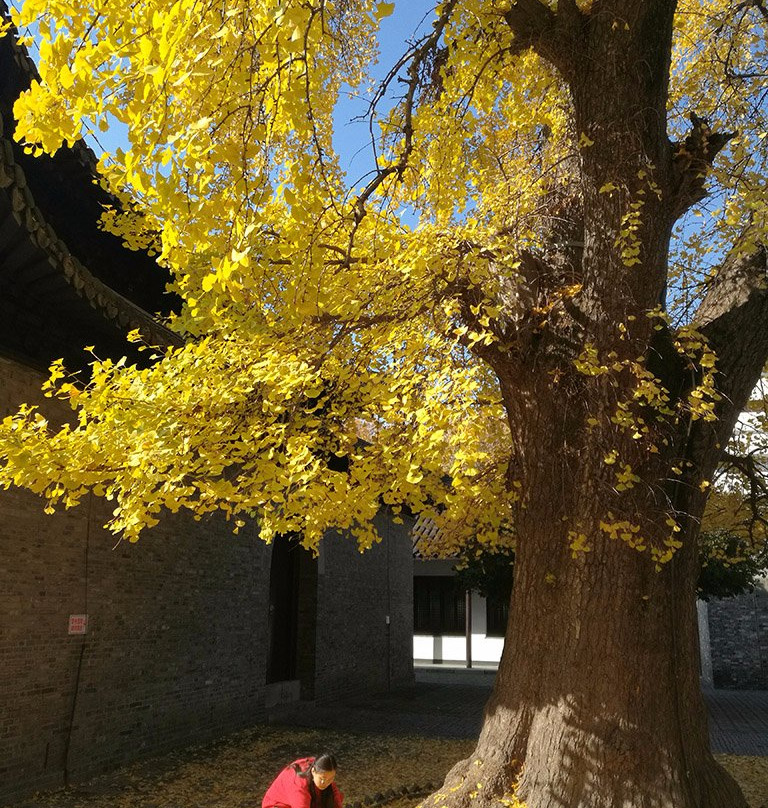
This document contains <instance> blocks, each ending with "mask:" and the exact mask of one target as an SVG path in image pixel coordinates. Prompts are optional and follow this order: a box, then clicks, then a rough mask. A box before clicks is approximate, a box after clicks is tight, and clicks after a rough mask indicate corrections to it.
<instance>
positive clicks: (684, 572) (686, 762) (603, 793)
mask: <svg viewBox="0 0 768 808" xmlns="http://www.w3.org/2000/svg"><path fill="white" fill-rule="evenodd" d="M594 472H595V473H596V474H599V473H600V470H599V469H594ZM585 494H587V495H588V492H585ZM542 500H543V501H542V503H541V504H542V505H543V506H546V498H545V497H542ZM596 508H599V504H598V503H596ZM528 529H529V530H530V531H531V532H530V534H529V535H528V536H527V539H528V540H527V541H525V542H523V543H522V545H521V548H520V552H519V553H518V555H517V558H516V565H515V589H514V593H513V600H512V610H511V618H510V625H509V628H508V634H507V639H506V644H505V649H504V655H503V658H502V661H501V665H500V668H499V673H498V677H497V680H496V686H495V688H494V692H493V695H492V697H491V699H490V701H489V703H488V705H487V707H486V712H485V722H484V726H483V730H482V733H481V736H480V739H479V741H478V745H477V749H476V750H475V752H474V754H473V756H472V757H471V758H470V759H469V760H467V761H464V762H462V763H460V764H459V765H457V766H456V767H455V768H454V769H453V771H452V772H451V773H450V775H449V777H448V779H447V781H446V783H445V786H444V787H443V788H442V789H441V791H440V794H439V795H435V796H434V797H433V798H432V801H431V803H430V804H431V805H434V806H435V807H437V806H441V805H445V804H446V802H447V803H448V804H462V805H467V804H469V797H470V796H471V795H473V794H474V802H473V803H472V804H477V803H478V802H479V803H480V804H488V803H491V802H493V803H497V802H499V801H500V800H501V801H503V800H504V799H505V798H506V799H508V800H513V796H514V798H515V799H517V800H519V801H520V802H524V803H525V804H526V805H527V806H528V807H529V808H565V806H567V807H568V808H603V807H604V808H630V807H631V808H715V806H717V808H739V806H746V802H745V801H744V799H743V797H742V796H741V794H740V791H739V789H738V787H737V786H736V785H735V784H734V782H733V781H732V780H731V778H730V776H729V775H727V774H726V773H725V772H724V771H723V770H722V769H721V768H720V767H719V766H718V765H717V764H716V763H715V761H714V760H713V758H712V756H711V754H710V751H709V737H708V733H707V725H706V716H705V709H704V704H703V700H702V695H701V690H700V685H699V675H698V650H697V639H696V630H695V615H694V611H695V606H694V596H693V585H694V582H695V573H694V572H693V568H694V564H692V563H690V561H691V560H690V559H686V558H684V557H683V555H682V554H680V555H679V556H678V557H677V558H676V559H675V560H674V561H673V562H671V563H670V564H669V565H667V566H665V568H663V569H662V570H661V571H660V572H656V571H655V569H654V567H653V565H652V564H650V563H649V560H648V558H647V555H644V554H643V553H641V552H638V551H636V550H633V549H630V548H628V547H627V546H625V545H624V544H623V542H620V541H612V540H610V539H607V538H605V536H600V535H593V536H591V537H590V538H591V539H592V542H593V544H592V547H591V550H590V552H588V553H586V554H582V555H580V556H579V557H578V558H576V559H574V558H571V553H570V551H569V549H568V548H569V541H568V538H567V536H566V535H565V531H564V530H563V527H562V522H561V521H560V519H559V515H558V514H553V513H552V511H551V509H550V510H549V512H548V511H547V509H546V507H544V508H543V509H541V510H538V511H537V512H536V513H533V512H532V513H531V514H530V524H529V526H528ZM446 797H447V800H446ZM508 804H511V805H516V803H515V802H514V801H512V802H511V803H508Z"/></svg>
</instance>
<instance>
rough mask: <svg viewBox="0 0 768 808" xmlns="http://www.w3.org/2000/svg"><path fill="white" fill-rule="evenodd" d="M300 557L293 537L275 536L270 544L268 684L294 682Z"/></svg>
mask: <svg viewBox="0 0 768 808" xmlns="http://www.w3.org/2000/svg"><path fill="white" fill-rule="evenodd" d="M301 555H302V548H301V545H300V544H299V542H298V541H297V540H296V538H295V537H292V536H278V537H277V538H276V539H275V540H274V541H273V543H272V563H271V567H270V574H269V618H268V623H267V626H268V637H269V656H268V659H267V684H271V683H273V682H284V681H286V680H288V679H295V678H296V646H297V635H298V620H299V572H300V565H301Z"/></svg>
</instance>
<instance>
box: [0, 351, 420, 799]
mask: <svg viewBox="0 0 768 808" xmlns="http://www.w3.org/2000/svg"><path fill="white" fill-rule="evenodd" d="M43 378H44V376H43V375H42V374H41V373H39V372H37V371H34V370H32V369H30V368H28V367H26V366H24V365H21V364H18V363H16V362H13V361H10V360H8V359H5V358H2V357H0V417H2V416H3V415H4V414H5V413H7V412H11V411H14V410H15V409H16V407H17V404H18V402H20V401H24V400H26V401H28V402H34V401H36V400H40V396H39V393H38V392H37V391H38V390H39V387H40V383H41V382H42V380H43ZM42 401H43V402H44V406H45V408H46V413H47V414H49V417H51V419H52V420H54V419H55V418H56V417H58V418H59V419H61V418H65V417H66V415H67V411H66V410H63V409H62V410H60V411H59V412H58V413H55V412H51V407H52V406H54V407H55V402H51V401H49V400H46V399H42ZM108 510H109V508H108V504H107V503H104V502H102V501H101V500H98V499H95V498H94V499H93V500H92V501H86V502H84V503H83V504H82V505H81V506H80V507H79V508H76V509H73V510H71V511H62V512H59V513H56V514H55V515H53V516H48V515H46V514H44V513H43V510H42V502H41V500H39V499H38V498H37V497H35V496H33V495H31V494H29V493H27V492H22V491H18V490H10V491H7V492H0V543H2V550H3V563H2V565H0V617H1V618H2V619H1V620H0V805H2V804H4V803H8V802H11V801H13V800H15V799H16V798H21V797H23V796H25V795H27V794H29V793H30V792H32V791H34V790H37V789H41V788H47V787H52V786H58V785H60V784H61V783H62V782H63V781H64V777H65V771H67V772H68V775H69V778H70V780H71V782H77V781H78V780H82V779H84V778H86V777H88V776H90V775H93V774H96V773H98V772H101V771H105V770H107V769H110V768H114V767H115V766H117V765H120V764H122V763H126V762H129V761H132V760H135V759H137V758H140V757H146V756H150V755H153V754H157V753H161V752H164V751H167V750H170V749H173V748H178V747H181V746H185V745H188V744H195V743H200V742H205V741H206V740H208V739H211V738H214V737H216V736H219V735H222V734H224V733H227V732H230V731H233V730H237V729H239V728H241V727H244V726H248V725H252V724H254V723H257V722H258V721H261V720H263V719H264V717H265V679H266V666H267V660H266V657H267V646H268V642H267V606H268V601H269V576H270V560H271V547H269V546H267V545H265V544H264V543H263V542H261V541H260V540H259V539H258V536H257V531H256V529H255V528H254V527H251V528H250V529H246V530H243V531H241V533H240V535H238V536H234V535H233V534H232V532H231V529H230V526H229V525H228V524H227V523H226V522H225V521H224V520H223V519H219V518H214V517H208V518H205V519H203V520H202V521H200V522H195V521H194V520H192V519H191V518H190V517H189V516H185V515H182V514H178V515H175V516H172V515H168V516H167V517H166V518H164V519H163V520H162V521H161V524H160V525H158V526H157V527H155V528H153V529H152V530H151V531H148V532H147V533H146V534H145V535H144V536H143V537H142V539H141V540H140V541H139V542H138V543H137V544H129V543H126V542H117V541H116V539H115V537H114V536H112V535H111V534H109V533H107V532H106V531H105V530H103V528H102V527H101V525H103V524H104V522H105V521H106V519H107V516H108ZM378 521H379V527H380V529H381V531H382V533H383V535H384V537H385V539H384V541H383V542H382V544H380V545H378V546H376V547H375V548H374V549H373V550H372V551H371V552H369V553H366V554H364V555H360V554H359V553H358V551H357V549H356V546H355V544H354V542H353V541H352V540H350V539H348V538H345V537H342V536H338V535H331V536H329V537H328V538H327V540H325V541H324V542H323V550H322V557H321V559H320V561H318V560H315V559H312V558H310V557H309V556H308V555H307V556H306V557H305V558H304V559H303V560H302V563H301V567H300V576H301V580H302V584H301V586H300V588H299V597H298V604H297V608H298V613H299V627H298V635H297V643H298V655H297V656H298V659H297V668H298V675H299V678H300V679H301V685H302V694H301V695H302V697H304V698H313V697H314V698H317V699H318V700H323V699H327V698H331V697H333V696H336V695H339V694H340V693H351V692H358V693H360V692H366V691H373V690H383V689H387V688H388V687H390V686H395V685H398V684H402V683H407V682H411V681H412V679H413V664H412V624H413V612H412V608H413V607H412V591H413V578H412V555H411V541H410V538H409V536H408V531H407V528H406V527H405V526H398V525H394V524H393V523H392V522H391V520H390V519H388V517H387V516H386V515H385V514H382V515H381V516H380V517H379V520H378ZM73 614H88V619H89V624H88V631H87V633H86V634H85V635H84V636H81V635H69V634H68V618H69V616H70V615H73ZM387 615H389V617H390V622H389V625H387V624H386V619H385V618H386V616H387Z"/></svg>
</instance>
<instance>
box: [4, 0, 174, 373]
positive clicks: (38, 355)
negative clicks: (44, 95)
mask: <svg viewBox="0 0 768 808" xmlns="http://www.w3.org/2000/svg"><path fill="white" fill-rule="evenodd" d="M4 11H5V9H4V6H3V5H2V0H0V12H4ZM34 71H35V68H34V65H33V64H32V63H31V61H30V60H29V57H28V56H27V54H26V52H25V51H24V49H23V48H21V47H19V46H18V45H17V44H16V43H15V42H14V41H13V39H12V38H11V37H10V36H6V37H4V38H0V349H2V350H4V351H5V352H6V353H9V354H13V355H21V356H23V357H25V358H27V359H28V360H31V361H32V362H33V363H35V364H47V363H48V362H50V361H51V359H54V358H57V357H64V358H65V359H67V360H68V361H69V362H70V363H72V364H73V366H76V367H82V366H84V365H85V364H87V362H88V361H90V360H91V359H92V357H91V356H90V355H88V354H84V353H83V351H82V346H83V345H85V344H86V343H88V344H93V345H96V348H97V351H96V352H97V354H98V355H100V356H122V355H123V354H126V353H127V354H128V355H129V356H130V355H131V354H132V353H135V349H134V348H133V346H131V345H130V344H128V343H126V340H125V334H126V332H127V331H130V330H132V329H136V328H138V329H139V330H140V332H141V333H142V334H143V335H144V337H145V339H146V340H147V341H149V342H150V343H152V344H155V345H160V346H167V345H179V344H181V342H182V339H181V337H179V335H178V334H175V333H174V332H173V331H171V330H169V329H168V328H166V327H165V326H163V325H162V324H160V323H159V322H157V321H156V320H155V319H154V318H153V317H152V316H151V315H150V314H149V313H148V311H159V312H161V313H163V314H167V313H168V312H169V310H170V308H171V306H172V305H174V304H177V300H176V298H175V297H173V296H171V295H168V294H166V293H165V286H166V283H167V280H168V277H167V275H164V272H163V270H161V269H160V268H159V267H158V265H157V264H156V262H155V261H154V260H152V258H150V257H149V256H147V255H145V254H142V253H137V252H132V251H129V250H128V249H126V248H125V247H124V246H123V245H122V243H121V241H120V239H118V238H116V237H115V236H113V235H111V234H110V233H106V232H104V231H103V230H101V229H100V228H99V223H98V220H99V215H100V213H101V210H102V207H103V205H104V204H105V203H107V202H108V201H109V197H108V196H107V195H106V193H105V192H104V191H103V190H102V189H101V188H100V187H99V186H98V185H97V184H96V180H95V178H96V174H95V160H94V158H93V154H92V153H91V152H90V150H89V149H88V148H87V147H86V146H85V145H84V144H83V143H82V142H80V143H78V144H76V145H75V146H74V147H73V148H62V149H60V150H59V152H57V154H56V155H55V156H54V157H52V158H49V157H42V158H33V157H31V156H30V155H27V154H25V153H24V151H23V149H22V148H21V147H20V146H19V145H18V144H17V143H15V142H14V141H13V139H12V137H11V133H12V127H13V126H14V122H13V114H12V110H13V102H14V101H15V99H16V97H17V96H18V94H19V92H21V91H22V90H23V89H24V87H26V86H28V85H29V81H30V80H31V78H32V77H33V76H34V75H35V73H34Z"/></svg>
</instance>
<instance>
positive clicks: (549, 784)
mask: <svg viewBox="0 0 768 808" xmlns="http://www.w3.org/2000/svg"><path fill="white" fill-rule="evenodd" d="M674 12H675V3H674V2H669V1H668V0H621V2H619V0H601V2H599V3H598V2H595V3H593V4H591V7H590V10H589V11H582V10H581V9H580V7H579V4H577V3H576V2H574V0H560V2H559V3H557V4H556V9H555V10H553V8H552V4H547V3H542V2H539V1H538V0H515V2H514V3H512V4H511V6H510V8H509V10H508V11H507V12H506V13H505V19H506V21H507V22H508V24H509V26H510V28H511V29H512V31H513V33H514V35H515V41H516V42H517V43H518V46H519V47H520V48H521V49H523V48H527V47H531V48H533V49H534V50H536V51H537V52H538V54H539V55H540V56H541V57H542V58H544V59H546V60H548V61H550V62H551V63H552V64H553V65H554V66H555V67H556V68H557V69H558V71H559V72H560V75H561V76H562V78H563V80H564V81H565V82H566V83H567V85H568V86H569V88H570V91H571V98H572V102H573V120H574V127H575V131H576V132H578V133H579V146H578V152H579V154H578V167H577V168H576V169H575V170H574V176H573V178H571V180H570V182H571V185H570V186H568V187H566V188H565V191H563V193H570V195H571V197H572V198H573V199H574V200H575V202H574V205H573V206H572V207H573V209H574V210H576V211H577V212H578V213H577V216H578V218H579V219H580V221H578V222H575V223H574V225H575V226H576V229H578V232H580V233H581V234H582V238H581V239H578V240H577V241H578V244H577V247H573V246H572V245H570V244H569V243H566V244H565V246H562V245H561V246H558V247H557V249H561V250H562V252H563V255H562V258H561V260H559V261H557V262H555V265H557V266H564V267H567V268H568V272H569V273H570V275H571V276H572V278H574V279H576V280H578V282H579V288H580V291H579V293H578V294H577V295H576V296H575V297H574V298H573V300H572V302H571V303H570V304H569V306H567V307H565V309H566V310H565V312H564V313H562V314H561V315H558V317H559V319H556V318H554V317H553V318H550V319H549V320H548V321H547V322H545V323H542V322H541V320H542V318H541V316H540V314H539V315H538V316H537V317H536V320H535V322H534V325H532V326H531V327H530V328H529V329H528V330H526V328H525V322H524V319H523V318H521V317H520V315H519V313H517V315H516V319H515V318H513V317H510V318H509V323H510V325H509V328H508V338H507V339H506V340H505V341H504V345H502V346H491V347H489V348H487V349H484V350H483V351H482V353H481V351H480V349H478V355H480V356H482V358H484V359H485V360H486V361H487V362H488V363H489V364H490V365H491V367H492V368H493V369H494V371H495V372H496V374H497V376H498V379H499V383H500V388H501V393H502V397H503V400H504V403H505V407H506V411H507V416H508V421H509V426H510V439H511V445H510V458H511V460H510V472H509V477H510V480H519V481H520V482H521V484H522V498H521V500H520V501H519V502H517V503H516V504H515V507H516V513H515V517H514V519H515V524H514V529H515V536H516V559H515V585H514V591H513V594H512V604H511V610H510V622H509V626H508V630H507V637H506V642H505V648H504V654H503V657H502V660H501V665H500V668H499V672H498V676H497V679H496V685H495V688H494V692H493V695H492V697H491V699H490V701H489V703H488V705H487V707H486V712H485V722H484V726H483V729H482V732H481V735H480V738H479V740H478V745H477V748H476V750H475V752H474V754H473V755H472V757H471V758H469V759H468V760H465V761H462V762H461V763H459V764H457V765H456V766H455V767H454V769H453V770H452V771H451V772H450V773H449V775H448V777H447V779H446V782H445V784H444V786H443V788H442V789H440V791H439V792H438V793H436V794H434V795H432V796H431V797H430V798H429V799H428V800H427V801H426V803H425V805H427V806H429V808H446V806H447V808H452V807H453V806H468V805H470V804H472V805H477V804H479V805H486V804H487V805H490V804H494V805H498V804H501V805H507V806H510V808H514V806H518V805H522V804H525V805H526V806H528V808H746V805H747V803H746V801H745V800H744V797H743V796H742V794H741V792H740V789H739V787H738V786H737V784H736V783H735V782H734V781H733V779H732V778H731V777H730V776H729V775H728V774H727V773H726V772H725V771H724V770H723V769H722V768H721V767H720V766H719V765H718V764H717V763H716V762H715V761H714V759H713V757H712V755H711V753H710V750H709V736H708V732H707V721H706V712H705V707H704V702H703V698H702V694H701V690H700V684H699V667H698V644H697V634H696V619H695V584H696V578H697V573H698V554H697V532H698V525H699V523H700V518H701V515H702V513H703V509H704V504H705V500H706V496H705V493H704V491H705V489H706V483H707V482H708V480H709V479H710V478H711V475H712V473H713V470H714V467H715V464H716V462H717V459H718V456H719V452H720V447H721V446H724V445H725V443H726V442H727V440H728V438H729V436H730V433H731V430H732V428H733V424H734V421H735V419H736V417H737V416H738V413H739V412H740V411H741V409H742V407H743V406H744V404H745V402H746V400H747V398H748V396H749V394H750V392H751V390H752V388H753V386H754V384H755V383H756V382H757V379H758V378H759V374H760V372H761V369H762V367H763V364H764V363H765V361H766V359H768V336H766V331H767V329H765V327H764V326H763V325H762V324H764V323H766V322H768V293H767V292H766V290H765V284H764V279H765V274H766V266H765V263H766V259H765V252H764V251H760V250H758V251H757V252H754V253H753V254H752V255H751V256H749V257H748V258H746V259H744V261H743V265H742V263H740V262H741V261H742V259H740V258H734V260H733V261H729V262H726V263H725V265H724V268H723V271H722V273H721V280H719V281H718V283H717V284H713V287H712V290H711V294H710V295H709V297H707V298H706V299H705V301H704V303H703V304H702V307H701V310H700V312H701V316H700V317H699V319H698V323H697V324H698V325H699V326H701V327H702V328H703V330H704V333H705V334H706V336H707V337H708V339H709V340H710V346H711V347H712V348H713V349H714V351H715V353H716V354H717V356H718V366H717V367H718V371H719V373H718V376H717V382H716V384H717V386H718V391H719V393H720V394H721V398H720V399H714V400H717V401H718V403H717V405H716V406H715V405H714V404H713V407H714V412H715V414H716V415H717V421H715V422H709V421H706V420H703V419H701V420H696V419H695V418H693V417H690V418H688V417H686V415H685V414H684V413H685V407H686V404H685V402H686V400H687V396H688V394H689V393H690V392H691V390H692V389H693V388H694V387H695V385H696V384H697V380H696V379H697V377H698V375H699V374H701V372H702V368H698V369H697V368H696V366H695V365H696V363H695V357H693V356H691V357H686V358H685V359H681V357H680V354H679V353H678V349H677V348H675V347H674V345H673V344H672V341H671V340H670V339H669V335H668V334H667V332H666V331H665V329H664V327H663V326H661V325H658V326H657V330H655V326H654V323H653V322H652V321H651V320H650V319H649V317H648V314H649V312H652V311H653V310H654V309H655V308H656V307H657V306H658V305H659V304H660V303H663V297H664V289H665V284H666V279H667V273H668V265H667V256H668V246H669V239H670V233H671V231H672V227H673V225H674V222H675V220H676V218H677V217H678V216H679V215H680V213H681V212H682V211H683V210H685V209H686V208H687V207H688V206H689V205H691V204H692V203H693V202H695V201H696V200H697V199H699V198H701V195H702V193H703V184H702V176H703V173H705V172H706V168H707V166H708V165H709V164H710V163H711V160H712V158H713V157H714V155H715V154H716V151H717V148H719V147H721V146H722V144H723V143H725V142H726V140H727V136H721V137H719V138H717V146H715V139H716V138H714V137H709V139H707V138H706V137H704V138H703V139H702V137H691V138H690V139H689V140H690V141H691V142H690V144H688V146H689V150H688V154H689V156H690V157H691V159H690V160H689V161H688V162H685V163H684V164H679V160H678V156H679V153H680V150H679V149H677V148H675V147H674V145H673V144H671V143H670V141H669V139H668V138H667V134H666V102H667V87H668V82H669V63H670V54H671V40H672V23H673V16H674ZM693 120H694V127H695V126H696V125H697V121H698V119H696V118H695V117H694V119H693ZM692 135H701V133H700V132H699V133H697V132H696V131H694V132H693V133H692ZM699 141H701V142H703V143H704V146H703V147H702V148H701V149H700V150H699V151H698V152H697V151H696V147H695V143H696V142H699ZM690 149H693V150H694V152H693V153H691V152H690ZM686 172H687V174H686ZM566 185H567V183H566ZM553 249H554V247H553ZM551 251H552V250H548V248H547V246H546V245H544V246H543V247H542V249H541V251H540V255H538V256H534V257H533V259H532V260H531V261H530V262H529V263H530V267H526V266H524V267H523V272H524V274H525V273H526V272H528V270H530V272H528V274H526V280H527V281H529V282H531V283H533V282H535V281H536V280H537V278H538V280H540V279H541V278H547V277H550V278H552V277H556V276H557V273H555V272H553V271H551V269H550V271H549V272H548V271H547V267H546V266H545V264H546V262H547V261H548V260H549V252H551ZM529 274H530V275H531V278H529V277H528V275H529ZM542 284H543V282H541V283H540V284H539V285H540V286H541V285H542ZM521 324H522V325H521ZM658 329H660V330H658ZM585 355H591V356H592V357H597V359H596V365H595V366H594V367H592V368H586V370H585V369H584V364H585V363H584V356H585ZM579 365H581V368H580V369H579V371H578V372H577V371H576V370H575V368H577V367H579ZM646 370H651V371H652V373H653V375H655V376H656V377H657V378H656V379H655V380H654V382H653V384H654V385H655V384H656V382H658V387H661V388H664V389H665V390H666V391H667V392H668V393H669V402H670V406H671V407H672V409H676V415H672V411H671V410H670V411H668V412H667V414H666V415H664V414H662V413H661V412H660V410H663V409H665V407H664V406H661V407H658V406H657V403H658V402H656V403H654V401H652V400H651V398H644V395H645V394H644V393H643V392H642V387H643V385H644V384H645V382H646V381H647V377H645V376H644V375H643V374H644V373H645V371H646ZM643 402H645V404H643ZM625 416H626V418H625ZM614 464H615V465H614ZM619 469H622V472H621V473H625V470H626V476H627V477H631V479H629V481H628V482H627V479H626V478H625V479H622V478H621V476H620V474H617V470H619ZM610 525H613V528H611V526H610ZM617 526H623V527H620V528H619V527H617ZM673 526H674V527H675V529H676V530H677V531H678V532H676V533H671V532H670V531H671V528H672V527H673ZM678 544H679V546H678ZM670 546H675V547H677V551H676V553H675V554H674V556H673V557H672V559H671V560H668V559H662V558H661V557H660V553H661V551H664V549H665V548H669V547H670ZM654 550H655V551H657V555H656V557H655V558H654V556H653V552H652V551H654ZM657 562H663V563H658V564H657Z"/></svg>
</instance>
